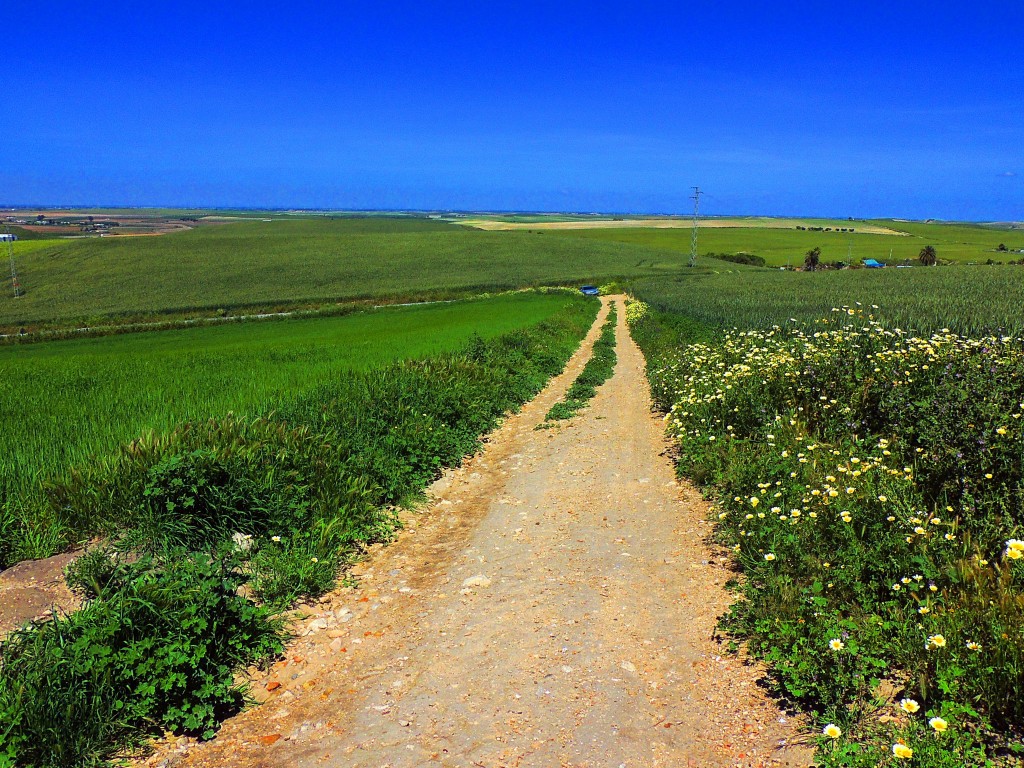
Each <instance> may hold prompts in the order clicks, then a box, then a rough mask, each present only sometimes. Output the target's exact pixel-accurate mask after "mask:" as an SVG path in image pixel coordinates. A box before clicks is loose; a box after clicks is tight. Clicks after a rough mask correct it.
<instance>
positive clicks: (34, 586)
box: [0, 552, 81, 637]
mask: <svg viewBox="0 0 1024 768" xmlns="http://www.w3.org/2000/svg"><path fill="white" fill-rule="evenodd" d="M79 554H80V553H78V552H71V553H65V554H61V555H54V556H53V557H48V558H46V559H45V560H26V561H25V562H22V563H18V564H17V565H13V566H11V567H10V568H8V569H7V570H5V571H2V572H0V637H3V636H4V635H6V634H7V633H8V632H10V631H11V630H13V629H17V628H18V627H20V626H21V625H22V624H24V623H25V622H27V621H31V620H32V619H43V618H46V617H47V616H49V615H51V612H52V611H55V610H56V611H63V612H69V611H73V610H75V609H77V608H78V606H79V605H81V599H80V598H79V597H78V596H76V595H75V594H74V593H72V591H71V590H70V589H68V587H67V585H66V584H65V583H64V569H65V568H66V567H67V566H68V564H69V563H70V562H71V561H72V560H74V559H75V558H76V557H78V555H79Z"/></svg>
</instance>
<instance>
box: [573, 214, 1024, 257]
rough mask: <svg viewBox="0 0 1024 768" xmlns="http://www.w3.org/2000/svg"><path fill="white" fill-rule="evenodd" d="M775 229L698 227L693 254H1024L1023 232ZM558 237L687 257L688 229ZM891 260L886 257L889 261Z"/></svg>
mask: <svg viewBox="0 0 1024 768" xmlns="http://www.w3.org/2000/svg"><path fill="white" fill-rule="evenodd" d="M796 223H797V222H796V221H795V220H794V221H793V223H792V225H791V226H790V227H789V228H788V229H781V228H778V227H776V226H770V227H769V226H752V227H710V226H708V227H701V228H700V230H699V232H698V241H697V242H698V245H697V252H698V254H705V253H740V252H743V253H752V254H756V255H758V256H763V257H764V259H765V261H766V262H767V264H768V265H769V266H776V267H781V266H787V265H789V266H793V267H798V266H801V265H802V264H803V260H804V254H805V253H806V252H807V251H809V250H810V249H811V248H815V247H818V248H821V262H822V264H831V263H832V262H835V261H844V262H845V261H847V258H848V256H849V257H850V261H851V263H854V264H858V263H860V262H861V260H863V259H877V260H878V261H881V262H887V263H890V264H893V265H896V264H903V263H905V262H909V263H911V264H917V263H918V254H919V253H920V251H921V249H922V248H923V247H924V246H926V245H932V246H934V247H935V250H936V251H937V253H938V257H939V259H940V261H951V262H958V263H961V262H962V263H967V262H973V263H976V264H984V263H985V262H987V261H988V260H989V259H992V260H994V261H1001V262H1006V261H1010V260H1011V259H1020V258H1024V253H1010V252H1000V251H997V250H996V248H997V247H998V246H999V244H1000V243H1002V244H1004V245H1005V246H1006V247H1007V249H1009V250H1024V230H1009V229H995V228H991V227H984V226H979V225H972V224H939V223H921V222H901V221H889V220H879V221H870V222H860V221H853V222H811V221H801V222H800V223H801V225H802V226H803V225H806V224H809V223H810V224H812V225H813V226H822V227H827V226H832V227H835V226H844V227H853V228H854V229H858V228H860V227H864V226H865V225H868V226H874V227H877V228H879V229H881V228H885V229H892V230H894V231H897V232H901V233H904V234H903V235H902V236H900V235H885V234H872V233H867V232H861V231H857V232H853V233H849V232H836V231H832V232H824V231H822V232H811V231H805V230H798V229H796V228H795V225H796ZM557 236H559V237H572V238H579V239H582V240H587V241H590V242H614V243H622V244H623V245H631V246H640V247H645V248H652V249H658V250H663V251H674V252H676V253H679V254H681V255H686V256H688V255H689V253H690V230H689V229H685V228H684V229H655V228H627V227H624V228H622V229H605V228H590V229H559V230H558V231H557ZM890 254H891V255H890Z"/></svg>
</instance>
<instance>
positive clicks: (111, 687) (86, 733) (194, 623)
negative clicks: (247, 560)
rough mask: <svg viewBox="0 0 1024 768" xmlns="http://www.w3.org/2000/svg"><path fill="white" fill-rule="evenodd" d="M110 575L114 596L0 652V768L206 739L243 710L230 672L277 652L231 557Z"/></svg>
mask: <svg viewBox="0 0 1024 768" xmlns="http://www.w3.org/2000/svg"><path fill="white" fill-rule="evenodd" d="M117 568H118V571H119V573H118V574H117V576H116V577H115V578H113V579H111V580H110V581H111V583H112V584H116V587H115V588H112V589H102V590H101V591H100V592H99V595H98V597H97V598H96V599H95V600H93V601H91V602H90V603H88V604H87V605H86V606H85V607H84V608H83V609H82V610H80V611H77V612H75V613H72V614H70V615H66V616H64V615H54V616H53V618H52V620H50V621H47V622H46V623H44V624H41V625H36V626H34V627H29V628H26V629H23V630H21V631H19V632H16V633H14V634H13V635H11V636H10V637H9V638H8V639H7V640H6V641H5V642H4V645H3V646H2V648H0V713H2V716H0V722H2V725H0V765H4V766H11V767H12V768H13V766H35V767H36V768H51V767H52V768H57V767H58V766H59V767H60V768H65V767H66V768H72V766H86V765H98V764H101V763H102V762H103V761H104V760H106V759H108V758H111V757H113V756H115V755H117V754H119V753H121V752H122V751H124V750H125V749H129V748H131V747H133V746H134V745H137V744H138V743H139V742H140V740H141V739H142V738H144V737H146V736H147V735H149V734H153V733H158V732H160V730H162V729H167V730H171V731H173V732H176V733H190V734H196V735H199V736H203V737H207V738H208V737H210V736H212V735H213V733H214V730H215V729H216V726H217V723H218V722H219V721H220V720H221V719H223V718H224V717H225V716H226V715H228V714H230V713H232V712H235V711H237V710H238V709H239V707H240V706H241V705H242V703H243V695H242V691H241V690H240V689H239V688H238V687H237V686H236V685H235V683H234V672H235V670H237V669H238V668H240V667H243V666H245V665H248V664H251V663H254V662H256V661H258V660H260V659H263V658H267V657H268V656H270V655H273V654H275V653H278V652H280V650H281V649H282V647H283V645H282V640H283V636H282V630H281V624H280V622H279V621H277V620H274V619H272V618H271V616H270V612H269V610H268V609H265V608H260V607H257V606H256V605H254V604H253V603H252V602H250V601H248V600H246V599H245V598H243V597H240V596H239V594H238V589H239V588H240V587H241V586H242V584H243V582H244V577H243V576H242V575H241V574H242V571H241V563H240V562H239V561H238V560H237V559H236V558H235V557H234V556H232V555H229V554H224V553H221V554H220V555H219V556H217V557H213V558H211V557H210V556H207V555H200V556H196V555H191V554H188V553H184V552H179V553H173V554H172V555H171V556H169V557H168V558H166V559H161V560H155V559H152V558H144V559H142V560H140V561H138V562H136V563H134V564H131V565H125V564H121V565H118V566H117Z"/></svg>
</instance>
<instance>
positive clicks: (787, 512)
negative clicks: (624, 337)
mask: <svg viewBox="0 0 1024 768" xmlns="http://www.w3.org/2000/svg"><path fill="white" fill-rule="evenodd" d="M643 325H644V324H643V323H642V324H641V327H640V328H638V329H636V331H637V338H638V340H639V341H640V342H641V344H642V346H644V347H645V352H646V351H649V350H650V349H656V350H660V351H659V352H658V354H655V355H650V356H649V366H650V378H651V383H652V391H653V393H654V395H655V398H656V400H657V401H658V403H659V404H660V405H661V407H662V408H663V409H664V410H665V411H666V412H667V413H666V417H665V419H666V424H667V428H668V431H669V433H670V435H671V436H672V437H674V438H675V440H676V441H677V442H678V444H679V447H680V451H679V454H680V457H681V458H680V460H679V464H680V470H681V471H682V472H683V473H685V474H687V475H689V476H690V477H692V478H694V479H695V480H697V481H699V482H702V483H705V484H709V485H712V486H714V487H715V488H716V489H717V490H718V492H719V494H720V504H719V506H718V509H717V510H716V512H717V517H718V519H719V525H718V528H717V531H718V536H719V538H720V540H721V542H722V543H724V544H726V545H728V546H729V547H730V548H731V549H732V550H733V551H734V553H735V557H736V561H737V563H738V565H740V566H741V567H742V569H743V571H744V573H745V578H744V579H743V580H742V581H737V582H736V584H735V588H736V590H737V592H738V594H739V597H740V599H739V600H738V602H737V603H736V604H735V605H734V606H733V607H732V609H731V610H730V612H729V613H728V614H727V615H726V616H725V617H723V619H722V622H721V624H722V627H723V628H724V629H725V630H726V631H727V632H728V633H730V634H732V635H733V636H735V637H737V638H742V639H745V640H746V641H747V642H748V645H749V647H750V649H751V650H752V651H753V652H754V653H755V654H756V655H758V656H760V657H761V658H763V659H764V660H765V661H767V662H768V664H769V667H770V675H771V678H772V680H773V682H774V684H775V685H776V687H777V690H778V691H779V693H780V694H782V695H783V696H785V697H787V698H789V699H790V700H792V701H794V702H798V703H800V704H802V705H803V706H805V707H806V708H808V709H810V710H811V711H812V712H814V713H816V714H817V716H818V717H819V718H820V719H821V721H822V722H823V723H827V726H826V728H829V727H833V728H835V729H836V730H841V731H842V733H843V736H842V738H841V739H840V738H839V737H838V736H832V735H831V734H832V733H835V731H830V732H829V733H827V734H825V736H824V738H822V740H821V743H822V745H823V752H824V753H825V756H826V757H827V758H828V759H829V760H830V761H831V763H830V764H834V765H876V764H880V763H881V764H886V763H887V762H891V761H903V760H907V759H910V757H911V755H913V757H914V760H915V761H917V762H916V763H915V764H922V765H924V764H928V765H946V764H949V765H965V764H975V763H978V764H985V763H984V760H985V758H984V754H985V753H986V750H987V749H988V745H989V742H990V741H991V740H992V737H991V734H990V732H989V729H990V728H995V729H996V730H997V731H998V732H1000V733H1001V737H1000V738H1002V740H1003V741H1006V740H1007V739H1010V740H1012V733H1013V728H1014V727H1015V725H1014V724H1019V723H1021V722H1024V700H1022V699H1021V698H1020V697H1019V695H1018V692H1019V691H1020V690H1022V689H1024V543H1022V542H1021V540H1020V539H1021V532H1022V530H1024V506H1022V502H1024V462H1022V460H1021V459H1022V456H1024V424H1022V423H1021V419H1022V415H1024V343H1022V340H1021V339H1018V338H1013V337H1008V336H988V337H984V338H965V337H963V336H959V335H957V334H954V333H951V332H948V331H942V332H940V333H937V334H935V335H932V336H930V337H927V338H922V337H917V336H914V335H913V334H910V333H907V332H905V331H902V330H900V329H898V328H888V327H886V326H884V325H883V324H882V323H880V322H879V321H877V320H876V319H875V318H873V317H872V316H871V315H869V314H867V313H865V312H863V311H862V310H859V309H851V308H844V309H842V310H836V311H834V313H833V315H832V317H830V318H829V319H828V320H827V321H822V322H820V323H819V324H817V326H816V327H815V328H814V329H811V330H802V329H799V328H792V329H784V328H782V327H779V326H776V327H774V328H771V329H768V330H764V331H739V330H733V331H731V332H727V333H725V334H724V335H722V336H721V337H720V338H719V339H718V340H717V341H716V342H714V343H697V344H692V345H689V346H687V347H685V348H684V349H682V350H681V351H676V352H675V353H672V352H666V351H665V350H666V346H665V344H664V341H661V342H660V343H658V342H655V341H654V340H652V339H650V338H648V336H647V334H646V332H645V330H644V329H643V327H642V326H643ZM677 350H678V348H677ZM883 681H884V683H883ZM885 690H894V691H895V692H897V693H899V692H900V691H902V692H903V696H902V699H903V702H901V705H895V704H891V705H889V706H888V709H887V710H886V714H887V715H888V716H887V717H883V718H880V717H879V716H878V715H879V714H880V713H879V712H878V707H879V706H881V705H880V703H879V701H880V699H882V698H884V697H883V694H882V691H885ZM883 740H887V741H885V742H884V743H883ZM936 740H940V741H941V747H942V748H941V749H934V748H933V747H934V746H935V744H936V743H938V742H937V741H936ZM885 751H887V753H888V754H885ZM942 755H945V757H942ZM947 758H948V759H949V760H950V761H951V762H949V763H947V762H943V760H946V759H947ZM979 761H980V762H979Z"/></svg>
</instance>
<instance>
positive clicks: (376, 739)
mask: <svg viewBox="0 0 1024 768" xmlns="http://www.w3.org/2000/svg"><path fill="white" fill-rule="evenodd" d="M620 299H621V297H615V299H614V300H620ZM604 301H605V307H603V308H602V311H601V315H600V317H599V318H598V323H597V324H595V326H594V328H593V329H592V330H591V332H590V334H589V336H588V338H587V340H586V341H585V343H584V344H583V346H582V348H581V351H580V353H578V354H577V355H576V356H575V357H574V358H573V360H572V361H571V362H570V364H569V366H568V367H567V369H566V372H565V373H563V374H562V375H561V376H559V377H558V378H556V379H555V380H553V381H552V383H551V384H550V386H549V387H548V388H547V389H546V390H545V391H544V392H543V393H542V394H541V395H540V396H539V397H538V398H537V399H536V400H534V401H533V402H531V403H530V404H528V405H527V406H526V407H525V408H524V409H523V410H522V412H521V413H519V414H517V415H515V416H512V417H510V418H509V419H508V420H507V421H506V422H505V424H504V425H503V426H502V427H501V428H500V429H499V430H498V431H497V432H495V433H494V434H493V435H492V436H491V439H490V442H489V443H488V445H487V446H486V448H485V450H484V451H482V452H481V453H480V454H479V455H478V456H476V457H475V458H474V459H472V460H470V461H467V462H466V464H465V465H464V466H463V467H462V468H460V469H459V470H457V471H455V472H453V473H450V474H449V475H448V476H446V477H445V478H443V479H442V480H440V481H439V482H438V483H437V484H435V486H434V487H433V488H432V489H431V497H432V499H433V500H432V502H431V504H430V505H429V506H428V507H427V508H426V509H425V510H423V513H417V514H413V515H410V516H409V517H408V518H407V528H406V530H405V531H403V533H402V534H401V535H400V536H399V538H398V540H397V541H396V542H395V543H394V544H392V545H391V546H389V547H386V548H382V549H376V550H375V551H374V552H372V553H371V555H370V557H368V558H367V560H366V561H365V562H364V563H362V564H361V565H360V566H359V567H358V568H356V570H355V574H356V576H357V578H358V582H359V586H358V588H346V589H341V590H339V591H338V592H336V593H333V594H332V595H329V596H328V597H327V598H325V599H324V600H323V601H321V602H320V603H318V604H317V605H316V606H313V607H310V608H307V609H306V610H305V611H304V613H305V614H306V616H305V617H304V618H303V620H302V622H300V624H299V627H300V631H302V632H304V633H305V632H308V633H309V634H306V635H305V637H303V638H302V639H301V640H299V641H297V642H296V644H295V645H294V646H293V647H292V649H291V650H290V652H289V654H288V659H287V661H285V662H282V663H278V664H277V665H275V666H274V668H273V669H272V670H270V672H269V674H268V675H267V676H266V677H260V678H258V679H257V681H256V683H255V686H256V688H257V690H258V691H259V694H260V696H259V698H261V699H263V700H267V701H266V703H265V705H264V706H262V707H259V708H256V709H253V710H251V711H249V712H247V713H244V714H243V715H241V716H239V717H236V718H234V719H233V720H231V721H230V722H229V723H227V724H226V725H225V727H224V729H223V730H222V731H221V734H220V735H219V736H218V737H217V738H216V739H214V740H213V741H211V742H208V743H206V744H201V745H195V744H191V743H189V742H172V743H169V744H167V745H165V747H164V749H163V750H162V751H161V752H160V754H158V755H157V756H156V757H155V758H153V759H151V760H150V761H149V762H150V763H151V764H153V765H162V766H172V765H175V766H176V765H180V766H185V765H188V766H332V767H333V766H337V767H338V768H341V767H342V766H344V767H345V768H348V767H349V766H353V767H354V766H360V767H363V766H365V767H366V768H370V767H371V766H372V768H382V767H383V766H390V767H391V768H399V767H406V766H435V765H436V766H483V767H485V768H501V767H503V766H537V767H538V768H540V767H543V768H549V767H551V766H573V767H578V768H583V767H584V766H593V767H594V768H597V767H601V768H604V767H606V766H610V767H611V768H615V767H616V766H628V768H634V767H635V768H642V767H648V766H650V767H654V766H666V767H668V766H672V767H673V768H675V767H677V766H764V765H790V766H806V765H809V764H810V762H811V753H810V750H809V749H807V748H806V747H800V746H786V744H787V740H788V741H789V742H790V743H791V742H792V740H793V739H794V737H795V734H796V732H797V729H796V724H795V723H793V722H792V721H790V720H789V718H788V717H787V716H785V715H784V714H782V713H780V712H779V711H778V709H777V708H776V707H775V705H774V704H773V703H772V702H771V701H770V700H769V699H767V698H766V696H765V695H764V693H763V692H762V690H761V689H760V688H759V687H758V686H757V679H758V669H757V668H756V667H755V666H752V665H746V664H744V663H743V662H742V661H740V660H736V659H733V658H721V656H720V653H721V649H720V647H719V646H718V645H717V644H716V643H715V642H714V641H713V640H712V639H711V637H712V633H713V631H714V626H715V619H716V617H717V616H718V615H719V614H720V613H721V612H722V611H723V610H724V608H725V607H726V606H727V604H728V596H727V594H726V593H725V591H724V590H723V588H722V585H723V584H724V582H725V581H726V580H727V579H728V578H729V575H730V574H729V571H728V570H727V569H726V567H725V560H724V559H722V560H719V558H718V557H716V556H715V555H714V554H713V553H712V552H711V551H710V550H709V549H708V547H707V546H706V544H705V537H706V535H707V533H708V531H709V528H708V524H707V522H706V520H707V517H708V512H707V507H706V504H705V503H704V502H703V501H702V499H701V497H700V495H699V494H698V493H697V492H696V491H695V490H693V489H692V488H690V487H688V486H686V485H683V484H680V483H678V482H677V481H676V480H675V477H674V473H673V467H672V462H671V460H670V459H669V458H668V457H667V456H666V455H665V448H666V443H665V441H664V438H663V436H662V424H661V421H660V420H659V419H658V418H657V417H656V416H654V415H652V414H651V411H650V400H649V396H648V389H647V383H646V379H645V377H644V361H643V357H642V355H641V353H640V351H639V350H638V349H637V347H636V345H635V344H634V342H633V341H632V339H631V338H630V337H629V334H628V332H627V330H626V327H625V324H624V314H625V313H624V312H623V311H621V310H622V307H621V305H620V307H619V309H620V311H619V325H618V347H617V352H618V357H619V360H618V364H617V366H616V370H615V374H614V376H613V377H612V378H611V379H610V380H609V381H608V383H607V384H605V386H603V387H602V388H601V390H600V391H599V392H598V395H597V397H596V398H595V399H594V400H593V402H592V404H591V405H590V406H589V407H588V408H586V409H585V410H584V411H583V412H582V413H581V414H580V415H579V416H578V417H576V418H574V419H572V420H571V421H568V422H563V425H562V426H559V427H555V428H553V429H547V430H541V431H535V430H534V427H535V426H536V425H538V424H539V423H541V421H542V419H543V416H544V413H545V412H546V411H547V409H548V408H549V407H550V406H551V404H553V403H554V402H556V401H557V400H558V399H559V397H560V396H561V395H562V394H563V393H564V392H565V389H566V388H567V387H568V385H569V384H570V383H571V382H572V379H573V378H574V377H575V375H576V374H577V373H578V372H579V371H580V370H581V369H582V366H583V364H584V363H585V362H586V357H587V354H589V349H590V346H591V345H592V343H593V341H594V339H595V338H596V336H597V330H598V328H599V324H600V322H601V321H602V320H603V318H604V316H605V314H606V311H607V305H608V303H609V300H608V299H605V300H604Z"/></svg>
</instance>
